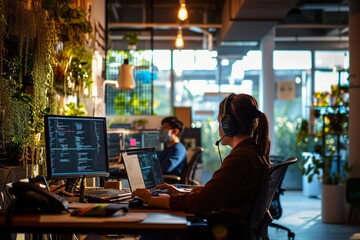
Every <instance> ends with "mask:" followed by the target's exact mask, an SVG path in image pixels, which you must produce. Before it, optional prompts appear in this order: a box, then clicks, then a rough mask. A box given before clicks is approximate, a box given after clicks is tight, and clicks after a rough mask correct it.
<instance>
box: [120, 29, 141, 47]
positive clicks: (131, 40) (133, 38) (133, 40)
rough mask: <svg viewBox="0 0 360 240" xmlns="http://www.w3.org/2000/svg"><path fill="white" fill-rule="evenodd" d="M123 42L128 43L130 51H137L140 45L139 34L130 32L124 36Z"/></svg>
mask: <svg viewBox="0 0 360 240" xmlns="http://www.w3.org/2000/svg"><path fill="white" fill-rule="evenodd" d="M123 40H125V41H127V42H128V49H129V50H136V48H137V44H138V43H139V41H140V40H139V33H137V32H128V33H126V34H125V35H124V36H123Z"/></svg>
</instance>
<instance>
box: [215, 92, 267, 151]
mask: <svg viewBox="0 0 360 240" xmlns="http://www.w3.org/2000/svg"><path fill="white" fill-rule="evenodd" d="M228 104H229V110H230V113H229V114H231V115H232V117H233V118H235V120H236V123H237V129H238V133H237V134H239V135H252V136H253V139H254V140H255V142H256V145H257V149H258V151H259V152H260V153H261V154H262V155H264V156H265V157H266V158H269V156H270V138H269V121H268V118H267V116H266V115H265V114H264V113H263V112H261V111H259V109H258V103H257V101H256V99H255V98H254V97H253V96H251V95H248V94H243V93H242V94H236V95H235V96H234V97H232V99H231V101H230V102H229V103H228ZM223 109H224V101H223V102H221V103H220V112H221V113H222V110H223Z"/></svg>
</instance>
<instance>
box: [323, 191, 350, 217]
mask: <svg viewBox="0 0 360 240" xmlns="http://www.w3.org/2000/svg"><path fill="white" fill-rule="evenodd" d="M345 190H346V186H345V185H326V184H323V185H322V195H321V220H322V222H324V223H343V222H345V221H346V220H347V217H348V207H347V203H346V196H345Z"/></svg>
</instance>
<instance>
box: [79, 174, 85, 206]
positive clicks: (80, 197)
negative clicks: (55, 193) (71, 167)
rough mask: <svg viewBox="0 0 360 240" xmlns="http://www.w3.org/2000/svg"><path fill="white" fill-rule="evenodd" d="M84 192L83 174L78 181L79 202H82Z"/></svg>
mask: <svg viewBox="0 0 360 240" xmlns="http://www.w3.org/2000/svg"><path fill="white" fill-rule="evenodd" d="M84 194H85V175H83V176H82V177H81V181H80V196H79V202H81V203H82V202H84Z"/></svg>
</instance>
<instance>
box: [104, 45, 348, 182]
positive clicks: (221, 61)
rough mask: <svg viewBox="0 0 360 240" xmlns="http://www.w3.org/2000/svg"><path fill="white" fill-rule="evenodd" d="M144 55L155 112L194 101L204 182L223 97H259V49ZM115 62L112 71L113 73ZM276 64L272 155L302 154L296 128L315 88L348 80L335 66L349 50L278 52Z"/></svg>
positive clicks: (214, 158) (213, 160)
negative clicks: (235, 55) (237, 53)
mask: <svg viewBox="0 0 360 240" xmlns="http://www.w3.org/2000/svg"><path fill="white" fill-rule="evenodd" d="M312 54H314V57H312ZM113 58H114V57H113ZM142 59H148V60H149V61H152V62H153V66H152V68H151V69H152V71H153V74H154V76H153V114H155V115H169V114H171V113H172V109H171V107H172V106H191V108H192V120H193V127H199V128H201V129H202V146H203V147H204V152H203V158H202V159H203V161H204V179H203V181H205V182H206V181H207V179H208V178H209V177H210V176H211V174H212V172H213V171H215V170H216V169H217V168H218V167H219V164H220V161H219V153H218V149H217V148H216V146H215V145H214V143H215V141H216V140H218V138H219V137H218V124H217V114H218V106H219V102H220V101H221V100H223V99H224V97H225V96H227V94H228V93H230V92H236V93H248V94H251V95H253V96H254V97H255V98H256V99H259V76H260V71H261V68H262V66H261V62H262V60H261V52H260V51H249V52H248V53H247V55H246V56H244V57H243V58H241V59H226V58H223V57H219V56H217V52H216V51H207V50H181V51H179V50H174V51H171V50H155V51H146V53H143V57H142ZM311 59H315V62H314V63H312V62H311ZM116 61H117V62H119V60H118V59H117V60H116ZM113 64H115V63H113ZM115 65H116V64H115ZM150 65H151V64H150ZM313 65H314V66H315V69H312V66H313ZM117 67H118V65H116V66H115V68H109V69H108V71H113V72H115V70H116V68H117ZM273 67H274V73H275V93H274V96H275V103H274V104H275V106H274V117H275V119H274V120H275V121H274V123H275V125H274V126H272V127H274V133H275V136H276V138H275V141H273V143H272V144H273V151H274V152H273V154H276V155H281V156H285V157H286V156H298V155H299V154H301V153H299V152H298V149H297V148H296V144H295V139H296V132H297V127H298V125H299V124H300V122H301V119H302V118H304V117H305V118H306V117H308V115H309V106H310V105H311V104H312V102H311V101H312V95H313V92H314V91H328V90H329V89H330V88H331V85H333V84H337V83H338V82H339V81H341V82H342V83H345V82H346V81H347V80H346V78H347V73H346V71H340V72H339V71H334V69H340V68H341V67H343V68H345V69H346V68H347V67H348V52H344V51H315V52H312V51H274V66H273ZM312 71H314V73H313V74H312ZM311 76H314V77H315V79H312V78H311ZM172 84H173V85H172ZM172 91H173V93H172ZM172 96H173V99H174V102H173V103H171V97H172ZM220 152H221V155H222V156H223V157H225V156H226V154H227V153H228V152H229V148H226V147H221V148H220Z"/></svg>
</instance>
